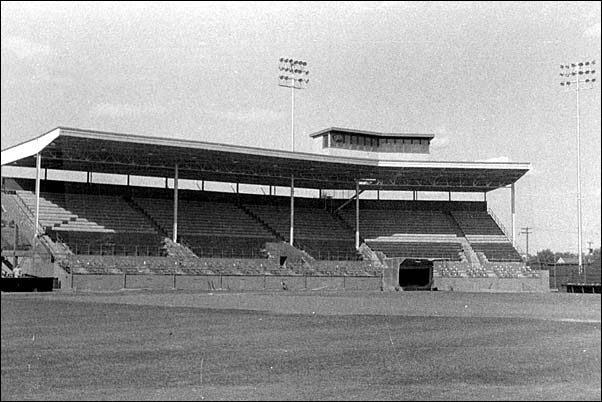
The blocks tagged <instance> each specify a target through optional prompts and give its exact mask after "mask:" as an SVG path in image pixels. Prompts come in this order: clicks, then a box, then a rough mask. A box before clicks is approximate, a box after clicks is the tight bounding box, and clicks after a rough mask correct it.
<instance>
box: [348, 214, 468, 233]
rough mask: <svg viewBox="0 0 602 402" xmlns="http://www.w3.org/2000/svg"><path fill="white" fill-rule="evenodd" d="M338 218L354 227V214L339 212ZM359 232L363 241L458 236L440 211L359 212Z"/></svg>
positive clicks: (454, 225)
mask: <svg viewBox="0 0 602 402" xmlns="http://www.w3.org/2000/svg"><path fill="white" fill-rule="evenodd" d="M340 215H341V217H343V219H344V220H345V221H346V222H347V224H349V225H350V226H352V227H353V226H355V211H354V210H352V209H349V208H347V209H342V210H341V211H340ZM360 231H361V233H362V237H364V238H365V239H373V238H376V237H379V236H392V235H395V234H398V233H402V234H412V233H414V234H453V235H456V234H458V227H457V225H456V224H455V222H454V221H453V219H452V217H451V216H450V215H449V214H447V213H445V212H444V211H428V210H427V211H416V210H394V209H393V210H379V209H361V210H360Z"/></svg>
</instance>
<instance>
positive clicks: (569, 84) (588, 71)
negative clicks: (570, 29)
mask: <svg viewBox="0 0 602 402" xmlns="http://www.w3.org/2000/svg"><path fill="white" fill-rule="evenodd" d="M595 67H596V61H595V60H591V61H585V62H578V63H567V64H561V65H560V77H562V78H561V81H560V86H562V87H564V88H566V89H568V90H574V91H575V93H576V94H577V221H578V225H579V228H578V233H577V237H578V246H577V247H578V249H577V255H578V258H579V274H581V273H582V272H583V256H582V252H583V250H582V247H583V245H582V240H581V132H580V127H579V126H580V122H579V107H580V106H579V92H580V91H581V90H584V89H592V88H593V86H594V83H595V82H596V76H595V74H596V70H595Z"/></svg>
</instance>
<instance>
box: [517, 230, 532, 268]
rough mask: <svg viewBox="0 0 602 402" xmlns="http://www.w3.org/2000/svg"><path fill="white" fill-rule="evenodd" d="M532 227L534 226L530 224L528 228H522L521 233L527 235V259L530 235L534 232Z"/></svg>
mask: <svg viewBox="0 0 602 402" xmlns="http://www.w3.org/2000/svg"><path fill="white" fill-rule="evenodd" d="M531 229H533V228H530V227H529V226H527V227H526V228H520V230H521V232H520V234H524V235H527V261H529V235H530V234H531V233H533V232H532V231H531Z"/></svg>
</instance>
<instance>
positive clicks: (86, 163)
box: [2, 127, 530, 192]
mask: <svg viewBox="0 0 602 402" xmlns="http://www.w3.org/2000/svg"><path fill="white" fill-rule="evenodd" d="M38 152H39V153H40V154H41V162H42V168H44V169H57V170H69V171H83V172H99V173H113V174H122V175H136V176H150V177H173V176H174V172H175V166H176V165H177V166H178V177H179V178H181V179H190V180H207V181H220V182H230V183H248V184H259V185H275V186H289V185H290V180H291V177H293V176H294V178H295V186H297V187H303V188H322V189H355V185H356V181H358V180H359V181H360V183H365V184H363V185H362V188H373V189H381V190H405V191H445V192H448V191H454V192H486V191H491V190H495V189H497V188H500V187H505V186H508V185H510V184H512V183H514V182H516V181H517V180H518V179H519V178H520V177H522V176H523V175H524V174H525V173H527V172H528V171H529V169H530V164H529V163H499V162H431V161H393V160H375V159H364V158H351V157H335V156H328V155H319V154H311V153H300V152H289V151H280V150H270V149H260V148H252V147H243V146H236V145H226V144H216V143H209V142H200V141H190V140H181V139H168V138H158V137H143V136H138V135H131V134H120V133H109V132H102V131H93V130H83V129H76V128H66V127H59V128H56V129H54V130H52V131H50V132H48V133H46V134H44V135H42V136H39V137H37V138H34V139H32V140H29V141H26V142H24V143H21V144H19V145H15V146H13V147H10V148H7V149H5V150H2V165H3V166H20V167H35V155H36V154H37V153H38ZM368 183H370V184H368Z"/></svg>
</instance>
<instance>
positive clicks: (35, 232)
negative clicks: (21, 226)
mask: <svg viewBox="0 0 602 402" xmlns="http://www.w3.org/2000/svg"><path fill="white" fill-rule="evenodd" d="M41 168H42V155H41V154H40V153H39V152H38V153H37V154H36V218H35V224H34V227H33V241H34V243H33V244H34V247H35V244H36V243H35V242H36V241H37V238H38V232H39V230H38V226H39V222H40V170H42V169H41Z"/></svg>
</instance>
